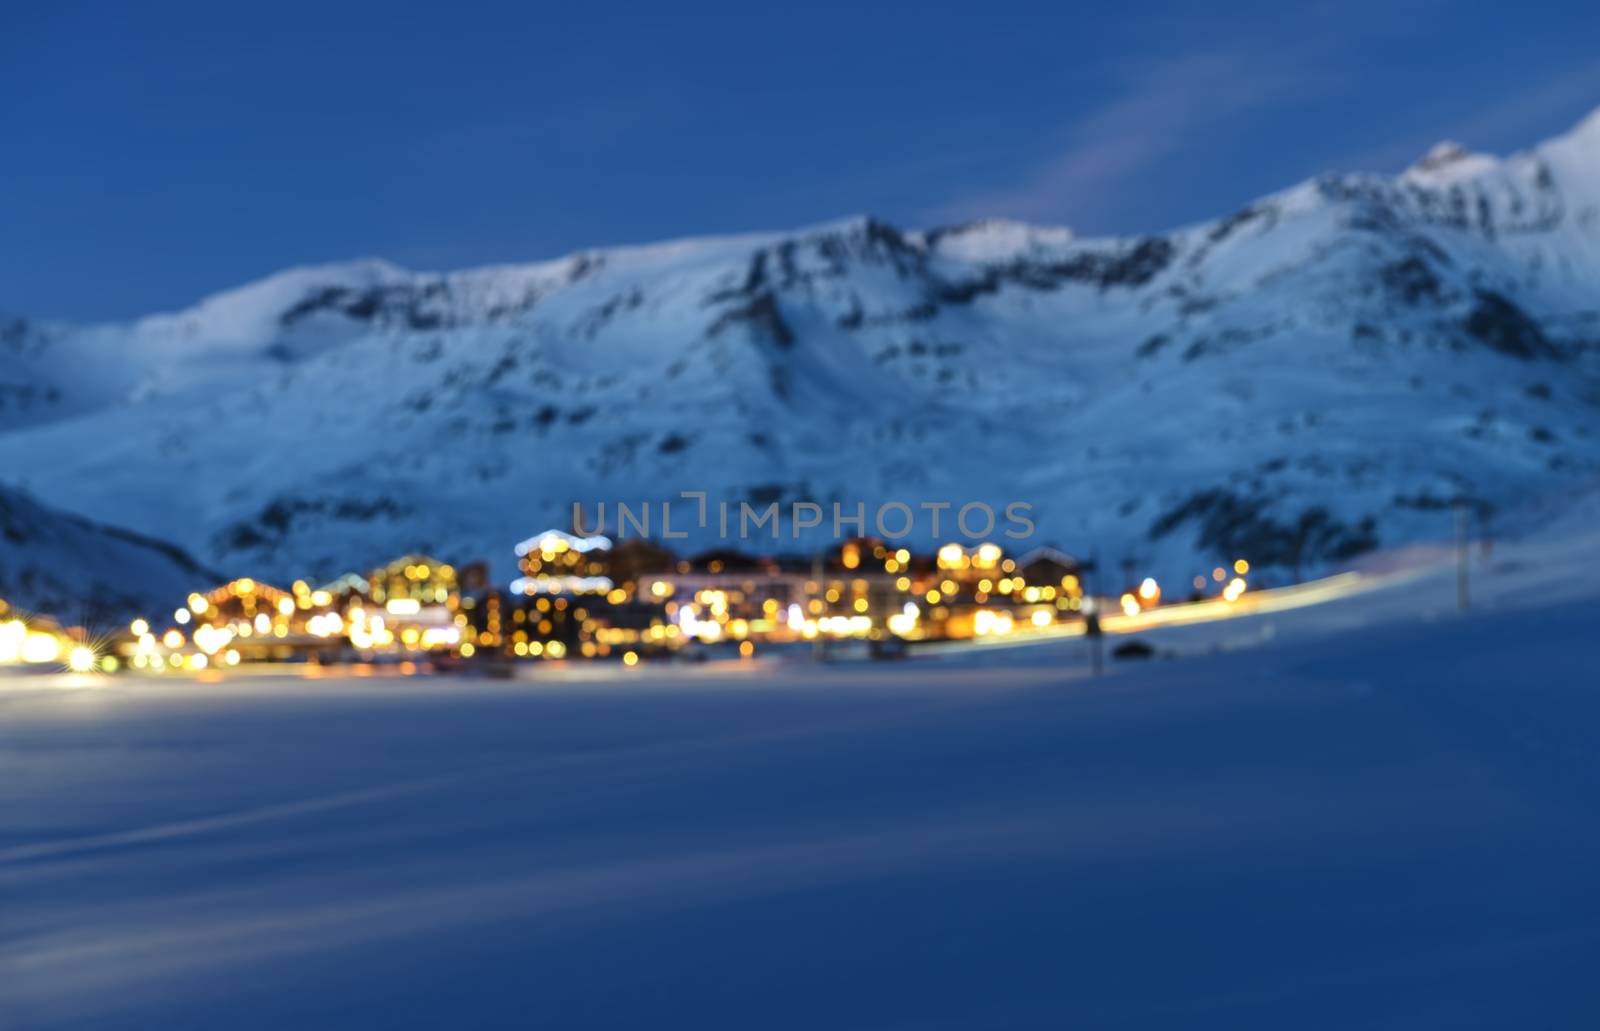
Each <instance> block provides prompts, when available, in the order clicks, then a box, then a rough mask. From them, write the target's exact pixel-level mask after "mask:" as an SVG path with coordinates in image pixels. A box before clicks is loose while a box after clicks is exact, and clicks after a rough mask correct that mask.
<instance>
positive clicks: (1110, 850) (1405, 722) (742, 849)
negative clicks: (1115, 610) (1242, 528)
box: [0, 506, 1600, 1031]
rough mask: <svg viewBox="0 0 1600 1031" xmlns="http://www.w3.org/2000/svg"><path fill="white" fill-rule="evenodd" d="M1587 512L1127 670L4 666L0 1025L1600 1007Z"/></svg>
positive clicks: (956, 1022) (682, 1022)
mask: <svg viewBox="0 0 1600 1031" xmlns="http://www.w3.org/2000/svg"><path fill="white" fill-rule="evenodd" d="M1580 509H1581V506H1577V507H1575V508H1573V509H1571V510H1570V511H1578V510H1580ZM1563 519H1566V520H1567V521H1566V522H1562V521H1559V520H1558V521H1556V522H1553V523H1549V524H1546V525H1545V530H1546V533H1545V534H1544V535H1543V536H1535V537H1530V538H1529V539H1528V540H1527V541H1525V542H1520V543H1519V542H1511V543H1507V544H1505V545H1503V546H1498V547H1497V548H1496V549H1495V552H1494V553H1493V554H1492V555H1491V556H1490V557H1488V558H1481V557H1480V558H1476V559H1475V560H1474V565H1473V568H1472V572H1473V575H1474V577H1475V578H1476V579H1475V584H1476V586H1477V589H1478V591H1479V594H1478V595H1477V597H1478V599H1479V604H1480V606H1481V608H1480V609H1477V610H1474V611H1473V612H1471V613H1469V614H1466V615H1461V614H1459V613H1456V612H1454V611H1452V607H1453V604H1454V594H1453V581H1452V580H1451V579H1450V575H1451V572H1452V571H1451V567H1450V566H1449V565H1448V563H1447V562H1446V563H1444V564H1442V565H1441V564H1437V563H1435V562H1433V561H1431V560H1430V561H1424V562H1421V563H1420V564H1417V565H1415V566H1413V568H1414V569H1416V570H1417V571H1418V572H1417V575H1416V576H1415V577H1413V578H1412V579H1410V580H1408V581H1407V582H1406V583H1405V584H1404V585H1401V584H1399V583H1396V584H1395V585H1394V586H1393V588H1392V591H1393V593H1386V592H1383V591H1380V592H1374V593H1370V594H1367V595H1364V596H1363V597H1362V598H1359V599H1358V598H1351V599H1348V602H1347V601H1339V602H1333V603H1330V604H1329V605H1327V606H1318V607H1312V608H1303V609H1295V610H1290V611H1283V612H1277V613H1271V614H1267V615H1263V616H1261V617H1250V618H1246V619H1244V620H1239V621H1227V622H1224V623H1219V624H1209V625H1203V626H1202V625H1194V626H1185V627H1174V628H1170V629H1169V630H1164V631H1158V632H1157V634H1158V635H1159V634H1168V635H1171V636H1168V637H1165V638H1162V637H1159V636H1157V635H1152V639H1153V640H1159V641H1160V642H1161V646H1162V648H1163V650H1171V651H1174V652H1175V653H1177V654H1178V655H1179V656H1180V657H1178V658H1176V659H1173V660H1170V661H1156V662H1153V663H1148V664H1141V665H1135V666H1131V667H1130V666H1128V665H1126V664H1116V666H1115V668H1114V670H1113V672H1112V673H1110V674H1109V675H1106V676H1104V677H1101V678H1098V679H1095V678H1091V677H1089V676H1088V675H1087V671H1086V668H1085V665H1084V652H1083V646H1082V642H1081V641H1061V642H1055V643H1054V644H1052V645H1050V646H1046V647H1034V648H1016V649H1005V650H997V651H992V652H988V653H985V654H982V655H976V656H973V655H968V656H961V657H953V658H949V659H939V660H927V661H921V660H915V659H913V660H911V661H908V662H906V663H901V664H889V665H878V666H838V667H820V668H819V667H812V666H809V665H783V664H771V665H761V664H749V665H743V666H741V665H737V664H731V665H726V666H712V667H707V668H703V669H684V668H673V669H666V670H648V669H645V668H643V667H641V668H640V669H639V670H636V671H632V674H633V675H622V671H620V670H611V671H607V670H606V669H605V668H603V667H601V668H598V669H597V668H596V667H593V666H579V667H576V668H574V669H572V671H571V673H570V675H563V674H561V673H559V672H555V671H551V672H549V673H547V674H546V675H544V676H543V677H541V678H540V679H536V680H528V681H519V682H489V681H466V680H449V679H411V680H394V681H391V680H381V679H359V680H358V679H351V680H332V681H330V680H320V681H315V680H290V679H284V678H278V679H270V678H257V679H250V678H234V679H229V680H226V681H223V682H219V683H204V682H172V681H140V680H131V679H121V680H115V681H107V680H90V679H82V680H79V679H74V678H70V677H62V678H59V679H54V680H52V679H48V678H29V679H27V680H22V681H14V682H8V683H0V770H3V771H4V776H0V814H4V817H5V818H4V820H3V821H0V827H3V832H0V833H3V835H4V836H3V838H0V912H3V913H4V919H3V920H0V1026H4V1027H6V1028H8V1029H19V1031H20V1029H33V1028H59V1027H83V1026H93V1027H96V1028H143V1027H242V1028H282V1027H291V1026H292V1027H307V1028H311V1027H315V1028H321V1027H329V1028H332V1027H337V1028H366V1027H385V1028H389V1027H419V1028H421V1027H465V1026H504V1025H515V1026H545V1027H560V1028H633V1027H640V1026H694V1027H704V1028H712V1027H730V1028H749V1027H761V1028H808V1029H809V1028H819V1027H827V1028H894V1029H903V1028H972V1027H984V1028H989V1027H1008V1028H1009V1027H1022V1028H1034V1027H1037V1028H1060V1027H1092V1028H1112V1027H1114V1028H1141V1029H1143V1028H1149V1029H1155V1028H1162V1029H1165V1028H1194V1027H1226V1028H1230V1029H1241V1028H1261V1029H1272V1031H1279V1029H1282V1028H1296V1029H1314V1028H1339V1029H1348V1028H1405V1029H1408V1031H1409V1029H1418V1028H1452V1029H1455V1028H1506V1027H1539V1028H1592V1027H1594V1026H1595V1024H1596V1020H1597V1018H1600V989H1597V988H1596V987H1595V984H1594V978H1593V971H1594V969H1595V966H1596V961H1597V959H1600V891H1597V890H1596V887H1595V884H1596V882H1595V873H1594V871H1595V870H1596V869H1597V863H1600V818H1597V816H1596V814H1597V812H1600V807H1597V805H1596V803H1597V802H1600V735H1597V734H1596V729H1597V727H1600V697H1597V693H1596V690H1595V688H1596V681H1595V677H1594V676H1593V664H1594V644H1593V642H1594V640H1595V625H1596V618H1597V611H1600V610H1597V595H1600V590H1597V588H1596V587H1595V586H1594V585H1593V584H1589V583H1585V582H1583V580H1582V579H1581V578H1577V577H1574V576H1573V575H1572V573H1573V571H1574V570H1575V569H1585V568H1587V569H1590V570H1592V569H1593V568H1596V566H1595V565H1594V564H1593V561H1592V560H1593V558H1594V557H1595V551H1596V549H1595V540H1596V536H1595V534H1594V533H1593V531H1592V529H1591V527H1592V526H1593V525H1594V524H1593V522H1592V521H1589V520H1584V519H1576V518H1570V517H1563ZM1347 604H1348V605H1349V607H1348V608H1343V607H1342V606H1346V605H1347ZM1263 620H1271V621H1272V622H1273V626H1274V630H1273V631H1272V632H1271V633H1263V632H1261V627H1262V626H1263V625H1265V624H1264V623H1263V622H1261V621H1263ZM1253 621H1254V622H1253ZM1252 626H1253V628H1254V629H1253V630H1250V631H1249V632H1241V631H1245V630H1247V629H1248V628H1250V627H1252Z"/></svg>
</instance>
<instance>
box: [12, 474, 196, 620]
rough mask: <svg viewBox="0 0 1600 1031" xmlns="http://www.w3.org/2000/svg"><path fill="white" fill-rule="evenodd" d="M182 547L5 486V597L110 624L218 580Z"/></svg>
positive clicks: (32, 608) (26, 606)
mask: <svg viewBox="0 0 1600 1031" xmlns="http://www.w3.org/2000/svg"><path fill="white" fill-rule="evenodd" d="M218 579H219V577H218V574H216V573H213V572H211V571H209V570H207V569H206V568H205V567H203V566H201V565H200V564H199V563H197V562H196V561H195V560H194V559H192V558H190V557H189V556H188V555H187V554H185V553H184V552H183V551H181V550H180V549H178V548H175V547H173V546H171V545H169V544H165V543H162V542H161V541H156V540H151V539H150V538H147V537H142V536H140V535H138V534H135V533H130V532H128V531H126V530H122V529H118V528H117V527H113V526H105V525H101V524H98V523H94V522H91V521H89V520H87V519H84V518H83V517H81V516H76V515H72V514H70V513H66V512H60V511H53V510H51V509H48V508H46V507H44V506H43V505H41V504H39V503H38V502H37V501H36V500H34V499H33V498H30V497H29V496H27V495H26V494H24V493H22V492H20V491H15V490H7V489H4V488H0V599H4V600H5V601H6V602H7V603H8V604H9V605H11V606H14V607H16V608H19V609H21V610H22V611H24V612H42V613H47V614H50V615H53V616H55V617H57V618H58V619H61V620H62V621H64V622H68V623H79V624H82V625H86V626H89V627H90V628H91V629H96V628H98V629H105V628H106V626H107V625H108V624H110V623H114V622H118V621H121V620H125V619H128V618H130V617H132V616H135V615H148V614H149V613H150V612H152V611H155V610H156V609H157V608H159V607H163V606H164V607H168V608H170V607H171V606H172V605H173V604H174V603H181V601H182V599H183V598H184V597H185V596H186V595H187V594H188V593H189V592H190V591H192V590H194V589H195V588H196V587H197V586H204V585H205V584H207V583H210V582H213V581H216V580H218Z"/></svg>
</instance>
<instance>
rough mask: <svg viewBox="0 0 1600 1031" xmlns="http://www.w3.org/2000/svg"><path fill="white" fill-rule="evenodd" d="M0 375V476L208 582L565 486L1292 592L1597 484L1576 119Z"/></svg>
mask: <svg viewBox="0 0 1600 1031" xmlns="http://www.w3.org/2000/svg"><path fill="white" fill-rule="evenodd" d="M0 349H3V350H5V351H6V352H7V361H6V363H5V368H4V371H3V372H0V429H3V430H4V432H0V469H3V470H5V472H4V476H5V478H6V479H8V480H10V481H13V482H15V483H20V484H21V485H23V486H25V487H27V488H28V489H29V490H31V491H33V492H35V493H36V494H38V495H39V496H40V497H41V498H43V499H45V500H46V501H48V502H49V503H51V504H57V505H60V506H63V507H65V508H69V509H72V510H75V511H80V512H83V513H85V514H86V515H89V516H92V517H94V518H96V519H105V520H108V521H115V522H118V523H121V524H124V525H127V526H130V527H132V528H134V529H135V530H137V531H139V532H142V533H147V534H151V535H155V536H160V537H164V538H166V539H170V540H176V541H179V542H181V543H183V544H184V546H185V547H189V548H191V549H192V550H194V551H195V552H196V553H197V554H199V555H200V556H201V557H202V559H203V560H205V561H207V562H210V563H212V564H215V565H217V566H220V567H224V568H226V569H228V570H230V571H232V572H238V573H245V572H252V573H254V574H255V575H260V576H268V577H277V578H286V577H289V576H296V575H306V576H317V575H329V574H333V573H337V572H339V571H340V570H341V569H342V568H343V567H344V566H346V565H359V564H362V563H365V562H369V561H376V560H380V559H384V558H387V557H389V556H391V555H393V554H398V553H400V552H403V551H409V550H414V549H420V550H427V551H432V552H436V553H438V554H440V555H441V556H442V557H446V558H452V559H464V558H472V557H487V558H490V559H492V560H494V561H495V562H496V563H497V564H498V566H499V569H500V571H501V572H506V571H508V568H507V567H508V566H509V563H510V560H511V558H512V556H511V552H510V547H511V545H512V543H513V542H515V541H517V540H519V539H521V538H522V537H524V536H526V534H527V533H528V532H530V531H532V530H536V529H539V528H542V527H544V526H545V525H549V524H558V525H564V524H565V523H566V522H567V520H568V518H569V516H568V513H569V511H570V505H571V503H572V502H573V501H575V500H577V501H582V502H584V503H586V505H587V506H588V511H590V512H592V511H593V510H594V505H595V503H596V502H599V501H606V502H611V503H614V502H616V501H629V502H637V501H647V500H648V501H656V502H660V501H665V500H671V499H675V498H677V497H678V496H679V492H681V491H685V490H703V491H706V492H707V493H708V494H709V496H710V498H711V499H712V500H713V501H716V500H731V501H735V502H737V501H739V500H743V499H751V500H756V501H759V502H761V503H763V504H764V503H766V502H768V501H771V500H779V501H784V502H788V501H793V500H816V501H820V502H822V503H824V504H826V503H827V502H828V501H830V500H834V499H838V500H841V501H843V502H845V503H847V505H848V506H849V508H850V509H851V510H853V508H854V503H855V502H857V501H862V502H865V503H866V504H867V506H868V511H869V513H870V512H871V510H872V508H873V506H875V505H876V504H877V503H879V502H882V501H887V500H899V501H904V502H907V503H909V504H911V505H913V506H915V505H917V504H918V503H919V502H922V501H933V500H942V501H951V502H954V503H955V504H956V505H957V506H959V505H960V504H961V503H963V502H966V501H971V500H982V501H988V502H990V503H991V504H993V505H995V506H996V507H997V508H998V507H999V506H1000V505H1003V504H1005V503H1006V502H1009V501H1023V502H1027V503H1030V504H1031V505H1033V506H1034V510H1033V518H1034V521H1035V522H1036V523H1037V524H1038V532H1037V533H1036V535H1035V538H1034V540H1035V541H1036V542H1041V543H1042V542H1051V543H1054V544H1056V545H1058V546H1060V547H1062V548H1065V549H1067V550H1069V551H1075V552H1079V553H1089V552H1091V551H1092V552H1098V553H1099V554H1100V555H1101V556H1102V557H1103V558H1105V559H1107V560H1108V561H1112V562H1121V561H1123V560H1128V561H1131V562H1133V563H1134V564H1135V565H1136V566H1138V567H1139V568H1141V569H1143V570H1148V571H1151V572H1156V573H1157V574H1158V575H1161V576H1163V577H1175V578H1181V579H1184V580H1186V579H1187V578H1188V577H1189V576H1191V575H1193V574H1194V573H1196V572H1198V571H1200V570H1201V569H1203V568H1209V566H1210V565H1211V564H1212V563H1213V562H1214V561H1215V560H1217V559H1221V558H1231V557H1234V556H1236V555H1240V554H1243V555H1246V556H1248V557H1250V559H1251V560H1252V561H1253V562H1255V563H1256V564H1257V565H1258V566H1263V567H1268V566H1277V567H1280V568H1281V569H1288V568H1290V567H1300V568H1301V570H1302V571H1305V572H1309V571H1311V570H1313V569H1315V568H1318V567H1321V566H1324V565H1327V564H1330V563H1337V562H1339V561H1342V560H1343V559H1345V558H1348V557H1350V556H1353V555H1355V554H1358V553H1360V552H1361V551H1363V550H1365V549H1368V548H1371V547H1374V546H1378V545H1387V544H1395V543H1402V542H1405V541H1408V540H1412V539H1416V538H1419V537H1436V536H1440V535H1442V534H1446V533H1448V532H1449V531H1450V523H1449V511H1448V509H1449V507H1450V505H1451V503H1452V502H1453V500H1454V499H1456V498H1458V497H1459V498H1465V499H1468V500H1469V501H1471V502H1472V503H1473V504H1474V505H1476V506H1477V507H1478V508H1479V509H1480V510H1481V511H1483V512H1484V513H1492V512H1493V511H1496V510H1501V509H1504V508H1506V507H1508V506H1513V505H1515V504H1517V503H1518V502H1519V501H1520V499H1523V498H1526V497H1529V496H1537V495H1542V494H1545V493H1548V492H1550V491H1552V490H1557V489H1563V488H1566V487H1570V486H1572V485H1573V484H1575V483H1580V482H1583V481H1585V480H1589V479H1593V478H1594V477H1595V476H1596V475H1597V473H1600V111H1597V112H1596V113H1595V114H1594V115H1591V116H1590V117H1589V118H1588V119H1587V120H1585V121H1584V122H1583V123H1582V124H1580V125H1579V126H1577V127H1576V128H1574V129H1573V130H1572V131H1571V132H1569V133H1568V134H1566V135H1564V136H1561V137H1558V138H1556V139H1553V140H1550V141H1547V142H1545V143H1543V144H1541V145H1539V146H1536V147H1534V148H1533V149H1531V150H1529V151H1526V152H1524V153H1520V154H1517V155H1514V156H1512V157H1509V158H1505V159H1501V158H1495V157H1491V156H1487V155H1481V154H1473V153H1470V152H1468V151H1466V150H1465V149H1464V148H1462V147H1460V146H1459V145H1455V144H1441V145H1440V146H1439V147H1436V148H1434V149H1433V150H1432V151H1431V152H1429V153H1428V155H1427V156H1426V157H1424V158H1423V159H1422V160H1421V161H1419V162H1418V163H1417V164H1416V165H1415V166H1413V167H1412V168H1410V169H1408V170H1407V171H1406V172H1404V173H1402V174H1401V175H1399V176H1397V177H1384V176H1375V175H1329V176H1324V177H1321V178H1318V179H1315V180H1312V181H1309V182H1305V183H1302V184H1299V185H1297V186H1294V187H1292V188H1290V189H1288V190H1285V191H1283V192H1282V193H1278V194H1275V195H1272V196H1269V197H1265V198H1262V199H1261V200H1259V201H1257V202H1255V203H1253V204H1251V205H1249V206H1247V207H1245V208H1244V209H1242V210H1240V211H1238V212H1235V213H1234V214H1232V215H1229V216H1227V217H1225V218H1221V219H1217V220H1215V221H1212V222H1207V223H1203V224H1200V225H1196V226H1191V227H1187V228H1184V229H1180V230H1177V231H1174V232H1172V233H1169V234H1165V235H1158V236H1149V237H1141V238H1111V239H1082V238H1077V237H1074V236H1073V234H1071V233H1070V232H1069V231H1067V230H1064V229H1056V228H1040V227H1032V226H1026V225H1021V224H1017V223H1012V222H980V223H975V224H971V225H965V226H958V227H952V228H945V229H936V230H930V231H922V232H913V231H908V230H903V229H899V228H896V227H894V226H891V225H888V224H886V223H884V222H882V221H879V220H876V219H872V218H854V219H848V220H844V221H840V222H836V223H831V224H827V225H822V226H818V227H814V228H810V229H806V230H801V231H797V232H792V233H776V234H766V235H752V236H742V237H730V238H715V239H698V240H685V241H679V242H673V243H665V244H658V245H652V246H643V247H627V248H617V249H610V250H598V251H590V252H585V253H581V254H576V255H572V256H569V257H566V258H563V259H560V260H556V261H549V262H542V263H537V264H530V265H513V266H500V267H493V268H484V269H474V270H468V271H463V272H453V273H444V274H438V273H414V272H409V271H406V270H403V269H400V268H397V267H395V266H393V265H390V264H387V263H384V262H378V261H364V262H357V263H351V264H344V265H334V266H325V267H318V268H306V269H295V270H291V271H288V272H284V273H281V274H278V275H276V276H272V277H270V278H268V279H265V280H262V281H260V282H257V283H253V284H250V285H247V286H244V287H241V288H239V289H237V290H233V291H229V292H227V293H223V294H219V295H217V296H215V297H212V298H209V299H207V300H205V301H203V302H201V303H200V304H199V305H197V306H195V307H194V308H192V309H189V310H187V311H183V312H179V313H176V314H169V315H158V316H152V317H149V318H146V319H142V320H139V321H137V322H134V323H131V324H117V325H102V326H90V327H73V326H64V325H35V324H32V323H28V322H24V321H16V320H14V321H11V322H6V323H0ZM696 504H697V503H696V502H693V501H683V502H682V503H681V512H682V517H681V518H679V517H678V514H677V513H675V518H674V527H675V528H683V527H685V526H688V525H689V524H690V523H691V522H692V516H691V513H692V512H693V511H694V509H695V508H696ZM919 528H920V530H921V531H922V532H921V533H920V534H919V537H920V538H921V541H922V542H924V543H925V542H926V540H927V537H928V535H927V533H926V530H927V524H926V523H925V522H924V523H922V524H920V527H919ZM700 537H701V539H702V540H704V535H700ZM752 546H756V545H752ZM766 547H767V549H768V550H784V549H790V550H793V549H796V547H797V546H796V545H795V544H794V543H793V542H792V541H791V540H789V539H788V537H787V531H786V533H785V538H784V539H783V540H781V541H778V542H770V541H769V542H768V543H767V544H766Z"/></svg>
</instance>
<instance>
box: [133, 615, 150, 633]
mask: <svg viewBox="0 0 1600 1031" xmlns="http://www.w3.org/2000/svg"><path fill="white" fill-rule="evenodd" d="M128 631H129V632H130V633H131V634H133V636H135V637H143V636H144V635H145V634H148V633H149V632H150V624H149V623H146V622H145V621H144V620H142V619H136V620H134V621H133V622H132V623H129V624H128Z"/></svg>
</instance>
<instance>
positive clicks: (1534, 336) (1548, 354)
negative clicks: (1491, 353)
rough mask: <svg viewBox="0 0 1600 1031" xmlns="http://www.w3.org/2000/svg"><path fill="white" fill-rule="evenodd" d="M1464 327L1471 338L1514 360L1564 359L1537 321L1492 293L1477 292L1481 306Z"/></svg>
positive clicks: (1473, 310)
mask: <svg viewBox="0 0 1600 1031" xmlns="http://www.w3.org/2000/svg"><path fill="white" fill-rule="evenodd" d="M1462 328H1463V329H1465V330H1466V331H1467V333H1468V334H1469V335H1470V336H1472V337H1474V338H1476V339H1478V340H1480V341H1482V342H1483V343H1485V344H1487V345H1489V346H1490V347H1492V348H1493V349H1494V350H1496V351H1499V352H1500V353H1501V354H1504V355H1509V356H1510V357H1512V358H1520V359H1522V360H1523V361H1533V360H1535V359H1538V358H1559V357H1560V356H1561V355H1560V352H1559V351H1557V350H1556V348H1555V347H1554V346H1553V345H1552V344H1551V343H1550V341H1549V339H1548V338H1546V337H1545V335H1544V331H1543V330H1542V329H1540V328H1539V324H1538V323H1537V322H1535V321H1533V320H1532V319H1531V318H1529V317H1528V315H1527V313H1525V312H1524V311H1523V310H1522V309H1521V308H1519V307H1517V306H1516V305H1515V304H1513V303H1511V301H1509V300H1508V299H1506V298H1505V297H1504V296H1502V295H1501V294H1497V293H1495V292H1493V291H1491V290H1479V291H1477V304H1475V305H1474V306H1473V308H1472V311H1471V312H1469V313H1468V314H1467V318H1466V321H1465V322H1463V323H1462Z"/></svg>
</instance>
